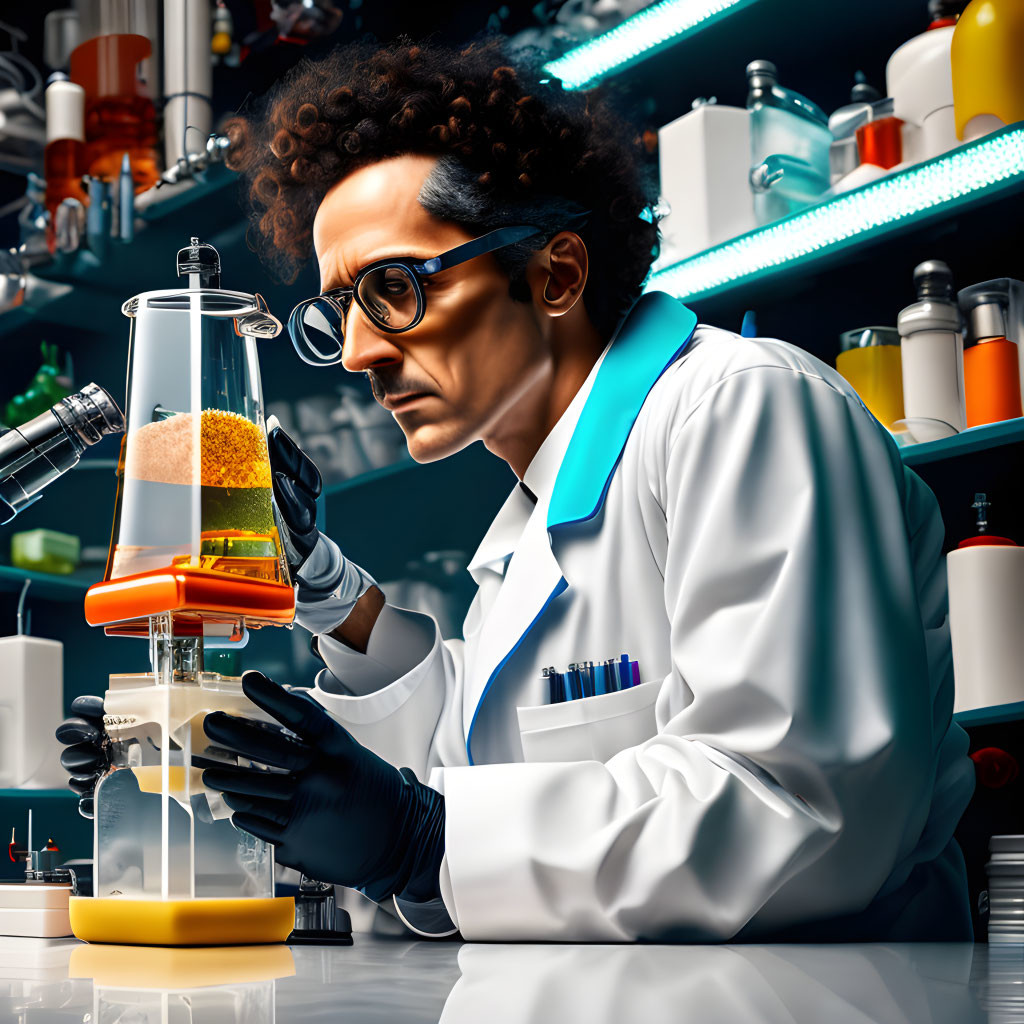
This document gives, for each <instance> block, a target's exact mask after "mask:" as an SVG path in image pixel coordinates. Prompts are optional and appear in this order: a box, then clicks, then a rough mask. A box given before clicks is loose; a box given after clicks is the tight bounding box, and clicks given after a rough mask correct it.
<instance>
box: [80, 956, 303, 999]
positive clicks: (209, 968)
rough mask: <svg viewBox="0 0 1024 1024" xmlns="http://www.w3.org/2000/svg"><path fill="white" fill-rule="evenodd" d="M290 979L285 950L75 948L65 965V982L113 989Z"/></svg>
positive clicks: (290, 966)
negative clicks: (88, 981)
mask: <svg viewBox="0 0 1024 1024" xmlns="http://www.w3.org/2000/svg"><path fill="white" fill-rule="evenodd" d="M294 974H295V959H294V957H293V956H292V951H291V950H290V949H289V948H288V947H287V946H279V945H277V946H224V947H223V948H221V949H189V948H185V949H168V948H161V947H147V946H108V945H93V946H78V947H77V948H76V949H74V950H72V953H71V960H70V962H69V964H68V977H69V978H91V979H92V981H93V983H94V984H96V985H112V986H115V987H117V988H144V989H187V988H205V987H207V986H210V985H244V984H250V983H252V982H257V981H272V980H274V979H275V978H290V977H291V976H292V975H294Z"/></svg>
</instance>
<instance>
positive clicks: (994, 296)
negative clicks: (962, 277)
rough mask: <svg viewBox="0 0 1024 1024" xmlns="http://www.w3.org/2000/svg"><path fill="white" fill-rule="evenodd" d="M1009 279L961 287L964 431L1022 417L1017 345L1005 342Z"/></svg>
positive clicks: (1011, 282)
mask: <svg viewBox="0 0 1024 1024" xmlns="http://www.w3.org/2000/svg"><path fill="white" fill-rule="evenodd" d="M1015 284H1017V282H1014V281H1012V280H1011V279H1010V278H1000V279H998V280H995V281H984V282H982V283H981V284H976V285H972V286H971V287H970V288H964V289H963V291H961V292H960V294H959V296H958V298H959V300H960V308H961V310H962V311H963V314H964V318H965V319H966V320H967V335H968V340H969V341H972V342H974V344H972V345H971V346H970V347H969V348H965V349H964V397H965V400H966V405H967V426H969V427H977V426H980V425H981V424H983V423H996V422H998V421H999V420H1009V419H1014V418H1015V417H1017V416H1020V415H1021V414H1022V411H1021V396H1020V366H1019V361H1018V354H1017V345H1016V343H1015V342H1013V341H1010V340H1009V338H1007V336H1006V334H1007V311H1008V308H1009V303H1010V291H1011V288H1012V287H1013V286H1014V285H1015Z"/></svg>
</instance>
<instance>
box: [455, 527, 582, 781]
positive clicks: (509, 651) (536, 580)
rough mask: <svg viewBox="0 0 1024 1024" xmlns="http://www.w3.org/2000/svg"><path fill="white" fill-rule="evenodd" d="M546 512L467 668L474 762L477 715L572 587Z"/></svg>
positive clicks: (509, 572) (524, 543) (511, 569)
mask: <svg viewBox="0 0 1024 1024" xmlns="http://www.w3.org/2000/svg"><path fill="white" fill-rule="evenodd" d="M544 512H545V510H544V509H543V508H538V509H537V510H536V512H535V514H534V515H533V516H531V517H530V520H529V522H527V524H526V528H525V529H524V531H523V534H522V536H521V537H520V539H519V544H518V545H517V546H516V550H515V552H514V553H513V555H512V558H511V559H510V560H509V563H508V567H507V569H506V570H505V578H504V580H503V581H502V584H501V589H500V590H499V591H498V594H497V596H496V597H495V600H494V604H493V605H492V606H491V608H490V609H489V611H488V613H487V618H486V620H485V621H484V623H483V625H482V627H481V630H480V635H479V637H478V639H477V642H476V644H475V645H474V646H475V651H474V657H473V659H472V665H467V669H468V673H467V678H466V693H465V696H464V700H463V727H464V728H465V730H466V750H467V752H468V754H469V757H470V763H472V759H473V751H472V746H471V742H472V732H473V722H474V720H475V718H476V712H477V710H478V708H479V706H480V704H481V703H482V702H483V700H484V699H486V696H487V693H488V692H489V691H490V689H491V687H492V686H493V685H494V682H495V680H496V679H497V677H498V674H499V673H500V672H501V669H502V668H503V667H504V665H505V662H506V661H508V659H509V658H510V657H511V656H512V655H513V654H514V653H515V651H516V649H517V648H518V647H519V645H520V644H521V643H522V642H523V640H524V639H525V638H526V635H527V634H528V633H529V632H530V630H531V628H532V627H533V625H534V623H536V622H537V620H538V619H539V618H540V617H541V615H542V614H543V613H544V612H545V611H546V610H547V607H548V605H549V604H550V603H551V602H552V601H553V600H554V599H555V598H556V597H557V596H558V595H559V594H560V593H561V592H562V591H563V590H565V588H566V583H565V580H564V579H563V578H562V570H561V569H560V568H559V566H558V562H557V560H556V559H555V556H554V554H553V553H552V551H551V544H550V541H549V540H548V531H547V529H546V528H545V521H544V520H545V517H544Z"/></svg>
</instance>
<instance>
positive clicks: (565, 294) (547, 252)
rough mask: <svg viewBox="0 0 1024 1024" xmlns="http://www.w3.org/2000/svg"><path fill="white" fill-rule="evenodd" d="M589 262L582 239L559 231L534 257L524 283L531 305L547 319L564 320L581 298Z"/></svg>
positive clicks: (569, 232) (567, 232) (570, 233)
mask: <svg viewBox="0 0 1024 1024" xmlns="http://www.w3.org/2000/svg"><path fill="white" fill-rule="evenodd" d="M588 269H589V258H588V255H587V247H586V246H585V245H584V244H583V239H582V238H580V236H579V235H577V234H574V233H573V232H571V231H560V232H559V233H558V234H557V235H555V237H554V238H552V239H551V241H550V242H548V244H547V245H546V246H544V248H543V249H541V250H540V252H538V253H536V254H535V255H534V258H533V260H532V261H531V266H530V267H529V269H528V270H527V279H528V281H529V284H530V291H531V292H532V293H533V299H534V302H535V303H536V304H537V306H538V308H539V309H540V311H541V312H543V313H545V314H546V315H547V316H564V315H565V314H566V313H568V312H569V310H571V309H572V308H573V307H574V306H575V305H576V303H577V302H579V300H580V298H581V297H582V296H583V289H584V287H585V286H586V283H587V271H588Z"/></svg>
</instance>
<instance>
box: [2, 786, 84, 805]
mask: <svg viewBox="0 0 1024 1024" xmlns="http://www.w3.org/2000/svg"><path fill="white" fill-rule="evenodd" d="M77 799H78V795H77V794H76V793H72V792H71V790H70V789H0V800H19V801H21V802H22V803H45V802H47V801H50V800H66V801H70V800H77Z"/></svg>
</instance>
